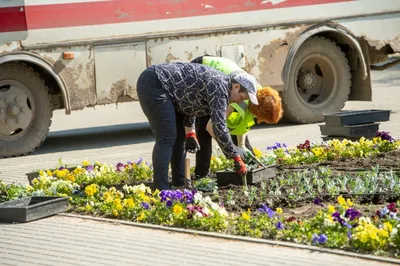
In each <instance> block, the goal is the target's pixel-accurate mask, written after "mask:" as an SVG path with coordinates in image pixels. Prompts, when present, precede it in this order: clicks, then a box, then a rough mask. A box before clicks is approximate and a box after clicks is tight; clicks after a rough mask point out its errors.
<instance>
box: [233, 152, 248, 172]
mask: <svg viewBox="0 0 400 266" xmlns="http://www.w3.org/2000/svg"><path fill="white" fill-rule="evenodd" d="M233 161H234V163H233V165H234V168H235V172H236V173H237V174H238V175H241V176H243V175H246V174H247V166H246V164H245V163H244V162H243V161H242V158H241V157H240V155H238V156H236V157H235V158H233Z"/></svg>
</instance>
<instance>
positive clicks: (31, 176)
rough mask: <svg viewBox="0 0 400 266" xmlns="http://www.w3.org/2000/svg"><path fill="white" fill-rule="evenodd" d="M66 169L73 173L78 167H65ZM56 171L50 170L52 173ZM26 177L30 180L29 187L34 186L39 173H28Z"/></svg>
mask: <svg viewBox="0 0 400 266" xmlns="http://www.w3.org/2000/svg"><path fill="white" fill-rule="evenodd" d="M65 168H66V169H68V171H70V172H72V171H74V170H75V169H76V167H65ZM55 170H56V169H50V171H52V172H53V171H55ZM25 175H26V177H27V178H28V181H29V185H31V186H32V185H33V184H32V181H33V179H35V178H38V177H39V171H35V172H30V173H26V174H25Z"/></svg>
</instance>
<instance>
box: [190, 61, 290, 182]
mask: <svg viewBox="0 0 400 266" xmlns="http://www.w3.org/2000/svg"><path fill="white" fill-rule="evenodd" d="M191 63H199V64H204V65H207V66H210V67H213V68H215V69H217V70H219V71H221V72H223V73H224V74H228V75H230V74H237V73H242V72H243V73H244V72H245V71H244V70H243V69H242V68H241V67H239V66H238V65H237V64H236V63H235V62H233V61H232V60H230V59H227V58H223V57H216V56H209V55H205V56H200V57H198V58H196V59H194V60H192V61H191ZM258 90H260V92H262V93H258V94H257V98H258V101H259V102H261V103H262V104H261V106H255V105H250V107H249V101H248V100H246V101H243V103H242V104H241V105H239V104H236V103H231V104H230V106H229V107H228V110H227V125H228V128H229V130H230V134H231V137H232V141H233V142H234V144H235V145H237V146H238V147H239V148H241V149H243V150H244V151H245V152H251V153H253V154H254V151H253V148H252V146H251V144H250V141H249V138H248V136H247V132H248V131H249V130H250V128H251V127H252V126H253V125H254V124H255V121H254V118H255V117H256V116H255V114H258V115H259V116H260V117H257V122H258V123H261V122H267V123H277V122H278V121H279V119H280V118H281V117H282V106H281V99H280V97H279V93H278V92H277V91H275V90H273V89H272V88H262V87H261V85H260V84H258ZM258 95H263V96H262V97H259V96H258ZM265 97H266V98H265ZM264 98H265V99H264ZM266 99H267V101H266ZM260 108H263V109H266V110H267V111H268V113H265V112H263V111H262V110H260ZM209 132H212V125H211V123H210V117H209V116H204V117H196V135H197V142H198V145H199V147H198V148H197V147H191V145H190V143H189V142H188V140H186V143H185V149H186V151H189V152H190V151H197V152H196V168H195V176H196V179H198V178H202V177H205V176H207V175H208V174H209V169H210V161H211V154H212V136H211V135H210V133H209ZM192 143H193V144H194V146H196V144H197V143H196V142H194V141H193V142H192Z"/></svg>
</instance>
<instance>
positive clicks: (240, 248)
mask: <svg viewBox="0 0 400 266" xmlns="http://www.w3.org/2000/svg"><path fill="white" fill-rule="evenodd" d="M0 265H18V266H19V265H52V266H54V265H163V266H164V265H165V266H167V265H174V266H176V265H207V266H208V265H240V266H243V265H299V266H301V265H324V266H329V265H332V266H333V265H335V266H336V265H366V266H370V265H390V264H388V263H379V262H373V261H366V260H362V259H356V258H350V257H345V256H339V255H332V254H324V253H320V252H312V251H308V250H300V249H292V248H286V247H277V246H270V245H266V244H257V243H247V242H242V241H232V240H224V239H217V238H208V237H202V236H193V235H188V234H182V233H170V232H166V231H161V230H154V229H145V228H140V227H135V226H127V225H116V224H111V223H106V222H97V221H91V220H83V219H79V218H70V217H62V216H54V217H50V218H47V219H42V220H38V221H35V222H31V223H26V224H0Z"/></svg>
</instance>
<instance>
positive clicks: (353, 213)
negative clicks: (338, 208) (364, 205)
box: [344, 208, 361, 221]
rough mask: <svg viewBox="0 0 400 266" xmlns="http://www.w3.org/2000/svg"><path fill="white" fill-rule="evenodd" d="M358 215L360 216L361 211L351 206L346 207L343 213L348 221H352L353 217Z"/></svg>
mask: <svg viewBox="0 0 400 266" xmlns="http://www.w3.org/2000/svg"><path fill="white" fill-rule="evenodd" d="M360 216H361V213H360V212H359V211H357V210H354V209H352V208H348V209H347V210H346V212H345V214H344V217H346V218H349V219H350V221H353V220H354V219H356V218H359V217H360Z"/></svg>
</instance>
